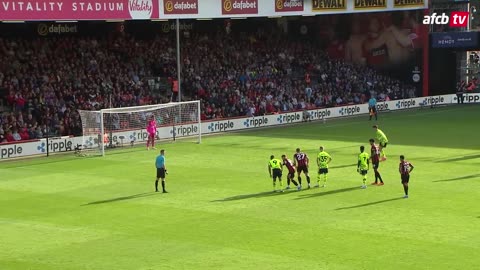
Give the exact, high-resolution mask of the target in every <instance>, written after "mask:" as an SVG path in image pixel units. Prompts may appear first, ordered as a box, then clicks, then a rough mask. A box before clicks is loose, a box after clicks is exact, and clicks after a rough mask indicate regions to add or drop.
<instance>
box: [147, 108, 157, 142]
mask: <svg viewBox="0 0 480 270" xmlns="http://www.w3.org/2000/svg"><path fill="white" fill-rule="evenodd" d="M147 133H148V138H147V150H150V144H151V145H152V149H156V148H155V136H156V134H157V122H156V121H155V116H154V115H152V117H151V118H150V120H149V121H148V124H147Z"/></svg>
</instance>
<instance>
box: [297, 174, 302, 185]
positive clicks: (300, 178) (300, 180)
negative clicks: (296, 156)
mask: <svg viewBox="0 0 480 270" xmlns="http://www.w3.org/2000/svg"><path fill="white" fill-rule="evenodd" d="M297 179H298V183H299V184H300V185H302V177H300V176H299V177H298V178H297Z"/></svg>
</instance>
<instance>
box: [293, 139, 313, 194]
mask: <svg viewBox="0 0 480 270" xmlns="http://www.w3.org/2000/svg"><path fill="white" fill-rule="evenodd" d="M308 161H309V160H308V156H307V154H305V153H303V152H301V151H300V148H297V150H296V152H295V154H294V155H293V165H294V166H295V167H297V176H298V177H297V179H298V183H299V184H300V186H302V177H301V174H302V172H303V173H304V174H305V177H307V183H308V188H310V175H309V174H308Z"/></svg>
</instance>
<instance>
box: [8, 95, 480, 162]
mask: <svg viewBox="0 0 480 270" xmlns="http://www.w3.org/2000/svg"><path fill="white" fill-rule="evenodd" d="M464 102H465V103H480V94H478V93H474V94H467V95H465V96H464ZM456 103H457V96H456V95H442V96H430V97H421V98H412V99H403V100H394V101H386V102H380V103H378V104H377V109H378V111H379V112H380V113H381V112H382V111H396V110H403V109H412V108H420V107H429V106H432V105H433V106H438V105H450V104H456ZM368 113H369V111H368V105H367V104H360V105H350V106H342V107H334V108H323V109H316V110H309V111H299V112H290V113H283V114H274V115H265V116H258V117H245V118H235V119H225V120H221V121H206V122H202V123H201V125H200V126H201V129H202V130H201V131H202V135H203V134H214V133H223V132H229V131H239V130H248V129H254V128H260V127H272V126H280V125H287V124H292V123H300V122H302V121H304V116H305V115H308V118H309V120H312V121H317V120H323V119H332V118H340V117H349V116H356V115H367V114H368ZM198 128H199V126H198V125H197V124H189V125H179V126H167V127H160V128H158V130H157V132H158V136H159V137H160V138H161V139H162V140H173V137H174V135H175V136H176V138H181V137H189V136H195V135H198V132H199V130H198ZM110 140H111V141H112V142H113V143H114V144H115V145H117V144H118V145H119V146H120V147H121V146H122V145H125V146H127V145H128V146H129V145H130V144H131V142H134V143H142V142H146V140H147V132H146V130H145V129H138V130H129V131H120V132H113V133H112V134H111V138H110ZM77 145H86V146H87V147H98V140H97V139H96V138H93V137H62V138H51V139H49V140H48V150H49V153H60V152H70V151H74V150H75V147H76V146H77ZM46 154H47V140H46V139H40V140H34V141H29V142H24V143H13V144H4V145H0V160H7V159H11V158H21V157H29V156H45V155H46Z"/></svg>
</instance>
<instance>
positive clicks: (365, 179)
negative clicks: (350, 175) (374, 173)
mask: <svg viewBox="0 0 480 270" xmlns="http://www.w3.org/2000/svg"><path fill="white" fill-rule="evenodd" d="M366 183H367V176H366V175H364V176H363V185H365V184H366Z"/></svg>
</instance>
